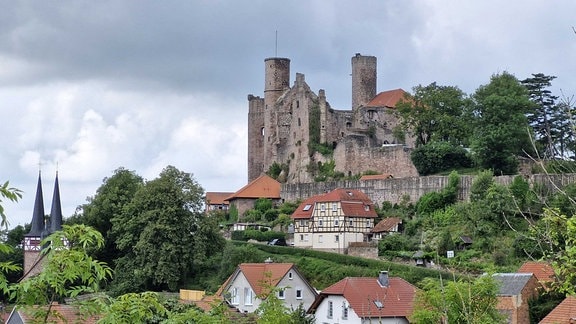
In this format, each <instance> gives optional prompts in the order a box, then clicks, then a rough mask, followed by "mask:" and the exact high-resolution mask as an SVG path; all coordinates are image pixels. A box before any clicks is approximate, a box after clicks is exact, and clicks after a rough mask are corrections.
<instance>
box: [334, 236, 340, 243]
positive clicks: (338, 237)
mask: <svg viewBox="0 0 576 324" xmlns="http://www.w3.org/2000/svg"><path fill="white" fill-rule="evenodd" d="M334 242H340V235H338V234H336V235H334Z"/></svg>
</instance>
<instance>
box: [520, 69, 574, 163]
mask: <svg viewBox="0 0 576 324" xmlns="http://www.w3.org/2000/svg"><path fill="white" fill-rule="evenodd" d="M554 79H556V77H555V76H550V75H544V74H543V73H537V74H532V78H527V79H525V80H522V84H523V85H524V86H525V87H526V88H527V89H528V92H529V94H530V100H532V102H534V108H533V110H531V111H529V112H528V113H527V114H526V116H527V117H528V122H529V123H530V126H532V128H533V129H534V134H535V136H536V143H537V144H539V146H541V147H542V148H543V152H542V153H543V155H542V156H543V157H544V158H553V157H555V156H557V155H558V154H559V153H560V152H559V151H558V149H557V146H558V144H559V142H560V138H561V136H562V135H563V134H564V133H565V132H566V130H565V129H564V128H565V127H566V125H569V124H568V123H565V122H564V121H565V120H566V119H567V118H566V115H565V114H564V112H563V111H562V106H561V105H558V104H557V103H556V100H558V97H557V96H554V95H552V92H551V91H550V90H548V88H549V87H550V86H552V80H554Z"/></svg>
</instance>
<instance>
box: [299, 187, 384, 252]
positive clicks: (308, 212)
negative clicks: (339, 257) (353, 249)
mask: <svg viewBox="0 0 576 324" xmlns="http://www.w3.org/2000/svg"><path fill="white" fill-rule="evenodd" d="M376 216H377V215H376V211H375V210H374V204H373V203H372V201H371V200H370V198H369V197H368V196H367V195H366V194H364V193H363V192H362V191H360V190H353V189H335V190H333V191H330V192H328V193H326V194H322V195H317V196H313V197H310V198H308V199H306V200H305V201H304V202H302V203H301V204H300V206H298V209H296V211H294V213H293V214H292V220H293V221H294V246H295V247H301V248H312V249H317V250H324V251H330V252H338V253H344V252H345V251H346V249H347V248H348V245H349V244H350V243H351V242H364V241H367V240H368V235H369V234H370V231H371V230H372V228H373V227H374V219H375V218H376Z"/></svg>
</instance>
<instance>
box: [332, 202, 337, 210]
mask: <svg viewBox="0 0 576 324" xmlns="http://www.w3.org/2000/svg"><path fill="white" fill-rule="evenodd" d="M332 211H338V204H337V203H333V204H332Z"/></svg>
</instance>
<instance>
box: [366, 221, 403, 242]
mask: <svg viewBox="0 0 576 324" xmlns="http://www.w3.org/2000/svg"><path fill="white" fill-rule="evenodd" d="M400 232H402V218H400V217H387V218H384V219H383V220H381V221H380V222H378V224H376V226H374V228H373V229H372V230H371V231H370V233H371V239H372V240H377V241H378V240H381V239H383V238H384V237H386V236H387V235H389V234H391V233H400Z"/></svg>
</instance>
